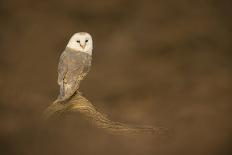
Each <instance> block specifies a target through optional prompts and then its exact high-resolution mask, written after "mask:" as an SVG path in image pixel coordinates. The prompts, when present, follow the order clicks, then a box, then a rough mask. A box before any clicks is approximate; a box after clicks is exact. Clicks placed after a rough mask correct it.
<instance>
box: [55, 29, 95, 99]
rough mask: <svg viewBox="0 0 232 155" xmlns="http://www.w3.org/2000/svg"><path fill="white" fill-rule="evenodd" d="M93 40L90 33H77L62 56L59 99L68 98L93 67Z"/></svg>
mask: <svg viewBox="0 0 232 155" xmlns="http://www.w3.org/2000/svg"><path fill="white" fill-rule="evenodd" d="M92 50H93V41H92V37H91V35H90V34H89V33H86V32H79V33H75V34H74V35H73V36H72V37H71V39H70V40H69V42H68V44H67V46H66V48H65V50H64V51H63V53H62V54H61V56H60V60H59V65H58V84H59V86H60V94H59V96H58V98H57V101H66V100H68V99H69V98H70V97H71V96H72V95H73V94H74V93H75V92H77V91H78V89H79V87H80V82H81V80H83V79H84V77H85V76H86V75H87V73H88V72H89V70H90V67H91V60H92Z"/></svg>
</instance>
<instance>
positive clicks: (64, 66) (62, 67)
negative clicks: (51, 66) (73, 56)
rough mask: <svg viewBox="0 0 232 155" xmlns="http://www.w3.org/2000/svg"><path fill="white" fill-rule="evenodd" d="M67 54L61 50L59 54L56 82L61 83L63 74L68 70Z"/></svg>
mask: <svg viewBox="0 0 232 155" xmlns="http://www.w3.org/2000/svg"><path fill="white" fill-rule="evenodd" d="M67 59H68V58H67V54H66V53H65V52H63V53H62V54H61V56H60V60H59V65H58V80H57V82H58V84H59V85H62V84H63V80H64V77H65V74H66V73H67V72H68V60H67Z"/></svg>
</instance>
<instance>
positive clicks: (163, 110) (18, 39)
mask: <svg viewBox="0 0 232 155" xmlns="http://www.w3.org/2000/svg"><path fill="white" fill-rule="evenodd" d="M231 4H232V3H231V1H230V0H166V1H161V0H144V1H138V0H134V1H132V0H102V1H86V0H58V1H55V0H51V1H45V0H41V1H31V0H17V1H16V0H1V1H0V28H1V31H0V51H1V56H0V86H1V89H0V92H1V93H0V154H1V155H32V154H33V155H41V154H43V155H52V154H56V155H64V154H65V155H74V154H75V155H76V154H83V155H87V154H99V155H118V154H126V155H154V154H156V155H168V154H170V155H175V154H176V155H180V154H186V155H196V154H197V155H229V154H232V150H231V143H232V132H231V131H232V125H231V116H232V114H231V113H232V105H231V101H232V96H231V94H232V83H231V82H232V81H231V77H232V72H231V69H232V61H231V60H232V54H231V52H232V51H231V50H232V44H231V42H232V38H231V36H232V31H231V30H232V20H231V17H232V16H231V15H232V11H231V6H232V5H231ZM79 31H86V32H89V33H90V34H91V35H92V36H93V40H94V51H93V63H92V69H91V72H90V73H89V74H88V76H87V78H86V79H85V80H84V81H83V82H82V84H81V91H82V92H83V94H84V96H85V97H87V98H88V99H89V100H90V101H91V102H92V103H93V104H94V105H95V106H96V107H97V108H98V109H100V110H101V111H103V112H104V113H106V114H107V115H109V117H110V118H111V119H113V120H116V121H121V122H125V123H129V124H138V125H149V126H152V125H154V126H165V127H168V128H170V129H172V130H173V131H174V132H173V134H172V136H170V138H168V139H165V140H163V139H160V138H154V137H153V136H150V135H148V136H145V135H144V136H136V137H133V136H113V135H109V134H107V133H105V132H104V131H101V130H99V129H96V128H95V127H93V126H91V125H90V124H89V123H88V122H87V121H86V120H85V119H84V118H82V117H81V116H80V115H78V114H77V115H68V116H67V117H65V118H64V119H62V120H59V121H57V122H53V123H51V124H49V125H47V126H45V127H44V126H41V125H40V123H39V118H40V116H41V114H42V112H43V110H44V109H45V108H46V107H47V106H48V105H50V104H51V103H52V101H54V100H55V99H56V97H57V95H58V92H59V87H58V85H57V65H58V60H59V56H60V54H61V52H62V51H63V50H64V48H65V46H66V44H67V42H68V40H69V38H70V37H71V36H72V34H73V33H75V32H79Z"/></svg>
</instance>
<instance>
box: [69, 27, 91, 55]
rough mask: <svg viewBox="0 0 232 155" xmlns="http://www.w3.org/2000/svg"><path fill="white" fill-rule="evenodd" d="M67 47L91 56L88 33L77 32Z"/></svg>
mask: <svg viewBox="0 0 232 155" xmlns="http://www.w3.org/2000/svg"><path fill="white" fill-rule="evenodd" d="M67 47H69V48H72V49H74V50H76V51H80V52H85V53H88V54H90V55H92V50H93V40H92V37H91V35H90V34H89V33H87V32H78V33H75V34H74V35H73V36H72V37H71V39H70V40H69V42H68V45H67Z"/></svg>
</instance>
